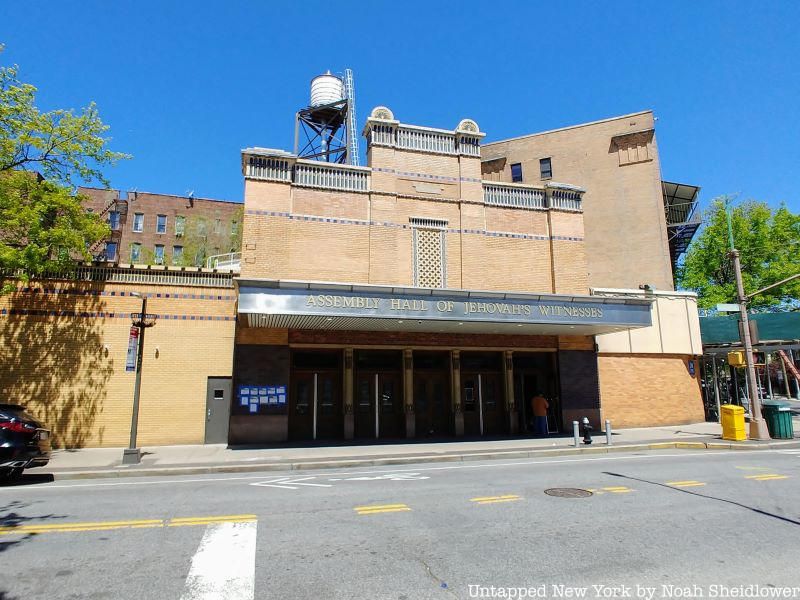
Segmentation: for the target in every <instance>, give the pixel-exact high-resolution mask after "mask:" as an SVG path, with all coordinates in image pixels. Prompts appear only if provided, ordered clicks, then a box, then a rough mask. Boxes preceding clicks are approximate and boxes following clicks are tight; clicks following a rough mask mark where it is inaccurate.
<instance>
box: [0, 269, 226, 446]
mask: <svg viewBox="0 0 800 600" xmlns="http://www.w3.org/2000/svg"><path fill="white" fill-rule="evenodd" d="M43 287H44V288H46V289H48V290H51V289H57V290H59V291H64V292H72V293H59V294H54V293H42V292H38V293H33V292H23V291H20V292H15V293H12V294H9V295H6V296H0V365H2V367H0V396H1V397H2V398H3V399H4V401H6V402H16V403H20V404H24V405H25V406H27V408H28V410H29V411H30V412H31V413H32V414H34V415H35V416H37V417H38V418H40V419H41V420H42V421H43V422H44V423H45V424H46V425H47V426H48V427H50V428H51V429H52V430H53V433H54V441H55V443H56V445H57V446H61V447H83V446H89V447H91V446H106V447H121V446H126V445H127V444H128V438H129V434H130V419H131V410H132V402H133V385H134V373H133V372H127V371H126V370H125V362H126V356H127V346H128V335H129V331H130V327H131V321H130V313H131V312H137V311H139V310H140V308H141V300H140V299H139V298H136V297H131V296H129V295H128V293H129V292H131V291H138V292H141V293H144V294H148V295H151V297H149V298H148V306H147V310H148V312H149V313H155V314H158V315H161V318H159V320H158V321H157V324H156V325H155V327H152V328H149V329H148V330H147V332H146V334H145V345H144V352H145V353H144V360H143V370H142V390H141V406H140V415H139V417H140V418H139V443H140V444H141V445H147V444H152V445H155V444H189V443H192V444H197V443H203V438H204V432H205V402H206V382H207V377H209V376H230V375H231V373H232V360H233V337H234V324H235V322H234V320H233V317H234V314H235V313H234V306H235V301H234V300H233V296H234V293H235V292H234V290H233V289H232V288H207V287H188V286H187V287H176V286H167V285H163V286H162V285H145V284H136V285H128V284H100V283H97V284H78V283H64V282H58V283H55V282H46V283H44V284H41V283H34V284H32V286H31V288H32V289H41V288H43ZM123 292H124V293H125V296H121V295H120V294H121V293H123ZM111 293H114V294H115V295H114V296H111V295H110V294H111ZM95 294H102V295H95ZM157 294H161V297H156V295H157ZM167 295H169V297H167ZM186 295H195V296H200V295H203V296H213V298H214V299H207V298H203V299H200V298H198V297H195V298H187V297H185V296H186ZM175 296H178V297H175ZM218 296H222V297H223V299H222V300H219V299H217V297H218ZM24 311H27V314H23V312H24ZM32 311H36V312H32ZM42 311H44V312H42ZM51 311H56V312H57V313H62V314H57V315H52V314H50V313H51ZM76 313H77V314H78V315H85V316H75V314H76ZM112 315H113V316H112ZM165 315H168V316H170V317H172V316H178V317H182V316H184V315H185V316H186V317H187V319H186V320H183V319H182V318H180V319H172V318H166V317H165ZM191 317H194V320H193V319H192V318H191ZM218 319H227V320H218ZM156 349H158V355H157V356H156Z"/></svg>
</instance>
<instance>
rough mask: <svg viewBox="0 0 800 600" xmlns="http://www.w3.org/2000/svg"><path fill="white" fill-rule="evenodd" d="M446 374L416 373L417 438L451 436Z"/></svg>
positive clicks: (415, 413) (415, 414) (448, 389)
mask: <svg viewBox="0 0 800 600" xmlns="http://www.w3.org/2000/svg"><path fill="white" fill-rule="evenodd" d="M448 379H449V378H448V377H447V375H446V374H444V373H437V372H415V373H414V416H415V431H416V436H417V437H439V436H445V435H449V434H450V430H451V427H450V386H449V384H448Z"/></svg>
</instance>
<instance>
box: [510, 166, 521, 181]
mask: <svg viewBox="0 0 800 600" xmlns="http://www.w3.org/2000/svg"><path fill="white" fill-rule="evenodd" d="M511 181H513V182H514V183H521V182H522V164H520V163H514V164H513V165H511Z"/></svg>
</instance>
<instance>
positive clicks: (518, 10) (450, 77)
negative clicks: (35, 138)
mask: <svg viewBox="0 0 800 600" xmlns="http://www.w3.org/2000/svg"><path fill="white" fill-rule="evenodd" d="M190 7H191V8H190ZM799 22H800V2H794V1H785V2H764V3H755V2H688V1H687V2H679V1H668V2H549V3H545V2H514V1H509V2H487V1H483V2H469V1H462V2H436V1H432V0H428V1H427V2H416V1H409V0H402V1H401V0H397V1H394V2H385V1H377V0H376V1H369V2H366V1H365V2H347V1H342V2H338V3H337V2H331V1H328V2H314V1H310V0H307V1H305V2H302V3H300V2H296V3H295V2H277V1H275V2H267V1H266V0H263V1H258V0H251V1H249V2H245V1H233V0H232V1H229V2H206V1H203V0H194V1H193V2H191V3H189V2H177V1H170V0H164V1H160V2H155V1H146V0H137V1H135V2H134V1H116V2H108V1H102V2H101V1H89V0H83V1H75V2H66V1H65V2H59V3H56V2H39V3H32V2H11V1H9V0H6V1H5V2H0V43H4V44H5V45H6V50H5V52H4V53H2V54H0V63H2V64H6V65H7V64H11V63H17V64H19V65H20V67H21V77H22V79H23V80H24V81H28V82H30V83H33V84H35V85H36V86H37V87H38V88H39V90H40V92H39V96H38V98H39V105H40V107H41V108H43V109H49V108H56V107H64V108H68V107H81V106H84V105H86V104H87V103H88V102H89V101H91V100H94V101H95V102H97V104H98V106H99V108H100V111H101V115H102V118H103V120H104V121H105V122H106V123H108V124H109V125H111V131H110V135H111V136H112V137H113V144H112V147H113V148H114V149H116V150H120V151H124V152H128V153H130V154H133V155H134V158H133V160H130V161H126V162H125V163H123V164H121V165H120V166H118V167H116V168H114V169H111V170H109V173H108V174H109V175H110V177H111V182H112V185H113V186H114V187H117V188H121V189H134V188H136V189H139V190H143V191H153V192H163V193H172V194H185V193H186V192H187V191H188V190H194V192H195V195H196V196H202V197H211V198H221V199H230V200H240V199H241V197H242V188H243V184H242V178H241V173H240V167H239V160H240V158H239V150H240V149H241V148H244V147H247V146H268V147H277V148H286V149H291V147H292V144H293V135H294V124H293V121H294V113H295V111H296V110H297V109H298V108H301V107H303V106H305V105H306V104H307V102H308V88H309V80H310V79H311V78H312V77H313V76H314V75H316V74H319V73H321V72H324V71H325V70H326V69H331V70H332V71H342V70H343V69H344V68H345V67H350V68H352V69H353V70H354V72H355V78H356V93H357V103H358V111H359V120H360V123H363V121H364V118H365V117H366V115H367V114H368V112H369V110H370V109H371V108H372V107H374V106H376V105H378V104H385V105H387V106H389V107H390V108H391V109H392V110H393V111H394V113H395V116H396V117H397V118H399V119H400V120H401V121H403V122H406V123H414V124H420V125H429V126H433V127H443V128H453V127H455V125H456V123H457V122H458V121H459V120H460V119H461V118H464V117H470V118H473V119H475V120H476V121H477V122H478V123H479V124H480V126H481V128H482V129H483V130H484V131H486V132H487V139H488V140H496V139H503V138H506V137H513V136H517V135H522V134H525V133H532V132H537V131H543V130H547V129H553V128H557V127H562V126H566V125H572V124H577V123H582V122H587V121H592V120H597V119H602V118H606V117H610V116H615V115H621V114H625V113H630V112H635V111H639V110H642V109H647V108H651V109H653V110H654V111H655V114H656V116H657V117H658V122H657V136H658V143H659V148H660V151H661V157H662V169H663V176H664V178H665V179H670V180H675V181H681V182H687V183H693V184H696V185H700V186H702V188H703V189H702V192H701V198H702V199H703V202H704V204H705V203H707V202H708V201H709V200H710V199H711V198H713V197H714V196H717V195H719V194H724V193H736V192H739V193H740V194H741V197H742V198H756V199H759V200H766V201H768V202H770V203H771V204H778V203H779V202H780V201H785V202H787V204H788V205H789V206H790V207H791V208H792V210H794V211H796V212H800V197H798V192H797V189H798V184H797V182H796V181H795V179H796V175H797V174H798V166H799V165H800V108H798V107H800V77H798V71H797V57H798V56H800V41H799V40H800V35H798V33H797V29H796V28H797V24H798V23H799Z"/></svg>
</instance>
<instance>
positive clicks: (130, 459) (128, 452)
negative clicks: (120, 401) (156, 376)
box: [122, 292, 156, 465]
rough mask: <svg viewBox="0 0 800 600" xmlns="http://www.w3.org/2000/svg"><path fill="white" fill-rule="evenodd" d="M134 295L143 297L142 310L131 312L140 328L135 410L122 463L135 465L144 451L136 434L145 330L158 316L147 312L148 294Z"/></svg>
mask: <svg viewBox="0 0 800 600" xmlns="http://www.w3.org/2000/svg"><path fill="white" fill-rule="evenodd" d="M131 295H132V296H136V297H139V298H141V299H142V312H140V313H131V322H132V324H133V326H134V327H137V328H138V329H139V335H138V347H137V352H136V378H135V380H134V384H133V411H132V414H131V439H130V443H129V444H128V447H127V448H125V449H124V450H123V451H122V464H123V465H135V464H139V462H141V460H142V452H141V450H140V449H139V448H137V447H136V435H137V431H138V428H139V392H140V390H141V387H142V359H143V358H144V331H145V329H147V328H148V327H152V326H153V325H155V324H156V323H155V321H156V316H155V315H148V314H147V296H146V295H144V294H140V293H138V292H131Z"/></svg>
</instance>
